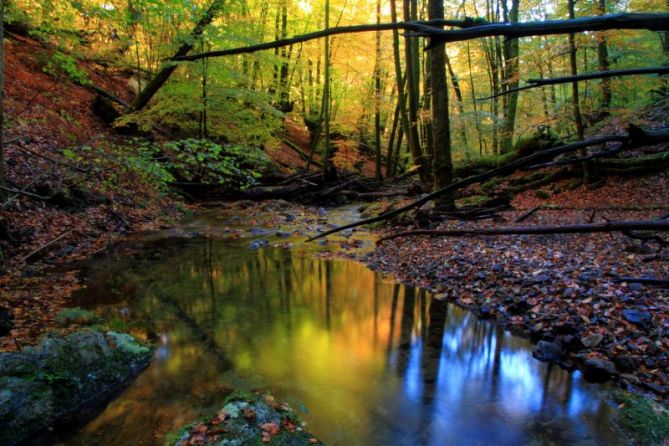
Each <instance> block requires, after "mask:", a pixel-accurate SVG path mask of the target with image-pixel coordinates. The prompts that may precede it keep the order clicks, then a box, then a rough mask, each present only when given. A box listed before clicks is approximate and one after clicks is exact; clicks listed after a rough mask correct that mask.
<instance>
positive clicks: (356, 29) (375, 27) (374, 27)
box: [170, 18, 480, 62]
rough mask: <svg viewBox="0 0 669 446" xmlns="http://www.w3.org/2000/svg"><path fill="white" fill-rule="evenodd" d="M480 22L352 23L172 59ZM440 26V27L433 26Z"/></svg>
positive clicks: (193, 59)
mask: <svg viewBox="0 0 669 446" xmlns="http://www.w3.org/2000/svg"><path fill="white" fill-rule="evenodd" d="M477 24H480V22H478V21H477V20H476V19H472V18H466V19H464V20H430V21H410V22H395V23H380V24H376V23H373V24H365V25H351V26H338V27H334V28H329V29H326V30H321V31H315V32H312V33H307V34H301V35H297V36H295V37H290V38H287V39H280V40H275V41H272V42H263V43H258V44H255V45H250V46H245V47H240V48H231V49H227V50H216V51H207V52H204V53H199V54H191V55H187V56H185V55H184V56H176V57H172V58H171V59H170V60H174V61H179V62H181V61H189V62H192V61H195V60H199V59H204V58H208V57H221V56H232V55H236V54H247V53H255V52H256V51H262V50H271V49H275V48H281V47H284V46H291V45H295V44H296V43H302V42H308V41H309V40H316V39H321V38H323V37H328V36H335V35H338V34H353V33H362V32H371V31H391V30H395V29H407V30H413V31H426V32H427V31H429V30H431V29H440V28H441V27H444V26H456V27H463V28H465V27H468V26H475V25H477ZM436 26H439V27H440V28H433V27H436Z"/></svg>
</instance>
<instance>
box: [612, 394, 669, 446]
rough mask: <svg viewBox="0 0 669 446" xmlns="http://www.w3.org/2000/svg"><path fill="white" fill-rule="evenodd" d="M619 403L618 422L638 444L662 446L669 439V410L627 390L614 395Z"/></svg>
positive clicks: (642, 445) (641, 445) (640, 445)
mask: <svg viewBox="0 0 669 446" xmlns="http://www.w3.org/2000/svg"><path fill="white" fill-rule="evenodd" d="M612 397H613V400H614V401H615V403H616V404H617V405H618V416H617V417H616V423H617V424H618V426H620V428H621V429H622V430H623V432H625V434H626V435H628V436H629V437H630V439H631V440H632V441H634V444H636V445H638V446H655V445H657V446H661V445H665V444H667V443H666V440H667V439H669V410H668V409H667V407H666V406H665V405H663V404H660V403H657V402H655V401H653V400H651V399H650V398H646V397H644V396H640V395H633V394H630V393H626V392H616V393H614V394H613V395H612Z"/></svg>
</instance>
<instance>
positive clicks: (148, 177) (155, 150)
mask: <svg viewBox="0 0 669 446" xmlns="http://www.w3.org/2000/svg"><path fill="white" fill-rule="evenodd" d="M134 143H135V144H134V146H133V147H124V148H122V149H120V150H122V151H125V152H127V156H126V157H125V160H124V163H125V165H126V168H127V169H128V170H129V171H131V172H133V173H135V174H136V175H138V176H139V177H140V178H141V179H142V180H143V181H145V182H147V183H149V184H154V185H157V186H158V187H160V188H163V189H164V188H166V187H167V184H168V183H170V182H172V181H174V176H172V174H171V173H170V171H169V164H168V163H166V162H165V161H164V158H163V157H162V151H161V148H160V146H158V145H156V144H154V143H152V142H150V141H146V140H140V139H137V140H135V141H134ZM121 154H122V153H121ZM110 180H113V177H110Z"/></svg>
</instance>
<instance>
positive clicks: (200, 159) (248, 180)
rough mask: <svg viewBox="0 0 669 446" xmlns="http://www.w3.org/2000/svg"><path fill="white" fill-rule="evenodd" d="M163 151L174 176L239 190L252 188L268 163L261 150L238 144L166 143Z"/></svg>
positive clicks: (187, 141)
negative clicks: (170, 161)
mask: <svg viewBox="0 0 669 446" xmlns="http://www.w3.org/2000/svg"><path fill="white" fill-rule="evenodd" d="M163 149H164V151H165V153H166V154H168V156H170V158H172V159H173V161H172V163H171V164H170V165H171V168H172V170H173V172H174V173H175V175H177V176H179V177H181V178H184V179H186V180H188V181H198V182H204V183H218V184H224V185H228V186H231V187H235V188H241V189H244V188H248V187H250V186H253V185H255V184H256V182H257V179H258V178H260V176H261V172H262V171H263V170H264V169H265V168H267V167H268V166H269V164H270V160H269V158H268V157H267V155H266V154H265V153H264V152H263V151H262V150H260V149H258V148H255V147H247V146H243V145H240V144H227V145H219V144H216V143H214V142H212V141H208V140H201V139H186V140H182V141H173V142H170V143H167V144H165V146H164V148H163Z"/></svg>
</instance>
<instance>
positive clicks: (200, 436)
mask: <svg viewBox="0 0 669 446" xmlns="http://www.w3.org/2000/svg"><path fill="white" fill-rule="evenodd" d="M165 444H166V446H186V445H190V444H200V445H212V446H245V445H270V446H306V445H322V444H323V443H321V442H320V441H318V440H317V439H316V438H314V437H313V435H311V434H309V433H308V432H306V431H305V430H304V427H303V424H302V423H301V422H300V420H299V418H298V417H297V414H296V413H295V411H294V410H293V409H292V408H291V407H290V406H288V405H287V404H286V403H280V402H277V401H276V400H274V398H273V397H271V396H269V395H262V394H253V393H234V394H233V395H231V396H230V397H228V398H227V399H226V400H225V401H224V402H223V404H222V408H221V410H219V411H218V412H217V413H215V414H212V415H211V416H210V417H208V418H207V419H206V420H204V421H201V422H195V423H191V424H189V425H188V426H185V427H184V428H182V429H180V430H179V431H178V432H176V433H173V434H170V435H168V436H167V438H166V443H165Z"/></svg>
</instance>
